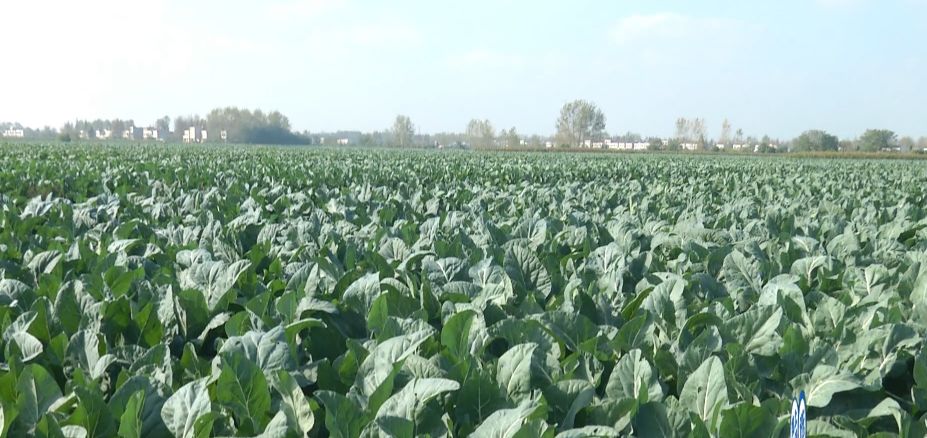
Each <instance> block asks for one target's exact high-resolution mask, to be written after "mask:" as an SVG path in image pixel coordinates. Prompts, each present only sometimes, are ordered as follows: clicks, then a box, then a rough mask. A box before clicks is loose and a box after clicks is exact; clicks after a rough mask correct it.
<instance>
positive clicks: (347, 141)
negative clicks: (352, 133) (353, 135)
mask: <svg viewBox="0 0 927 438" xmlns="http://www.w3.org/2000/svg"><path fill="white" fill-rule="evenodd" d="M349 142H350V141H349V140H348V139H346V138H339V139H338V144H339V145H341V146H344V145H346V144H348V143H349Z"/></svg>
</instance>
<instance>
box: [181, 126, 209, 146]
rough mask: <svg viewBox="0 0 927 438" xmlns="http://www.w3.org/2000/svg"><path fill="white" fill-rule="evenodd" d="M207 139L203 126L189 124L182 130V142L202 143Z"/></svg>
mask: <svg viewBox="0 0 927 438" xmlns="http://www.w3.org/2000/svg"><path fill="white" fill-rule="evenodd" d="M207 139H208V136H207V134H206V130H205V129H203V128H197V127H196V126H191V127H189V128H187V129H184V130H183V142H184V143H204V142H206V140H207Z"/></svg>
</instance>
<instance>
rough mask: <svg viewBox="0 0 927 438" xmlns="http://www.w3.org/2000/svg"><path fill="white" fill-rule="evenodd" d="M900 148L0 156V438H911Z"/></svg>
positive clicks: (906, 234)
mask: <svg viewBox="0 0 927 438" xmlns="http://www.w3.org/2000/svg"><path fill="white" fill-rule="evenodd" d="M924 187H927V169H925V164H923V163H921V162H911V161H900V160H898V161H848V160H847V161H833V160H784V159H758V158H738V157H723V156H707V155H703V156H699V155H688V156H676V155H663V156H641V155H634V156H627V155H597V154H543V153H537V154H503V153H495V152H436V151H408V150H404V151H396V150H393V151H388V150H382V151H360V150H353V151H352V150H340V151H336V150H296V149H292V148H290V149H285V148H261V149H243V148H238V147H229V148H208V147H195V148H187V147H178V146H170V145H168V146H155V147H152V146H150V145H146V146H139V147H126V148H114V147H103V146H94V145H89V144H83V145H77V146H73V145H68V146H64V145H59V146H43V145H26V146H11V145H3V146H0V335H2V337H0V339H2V343H0V428H2V429H0V434H2V435H3V436H122V437H169V436H177V437H205V436H265V437H272V436H273V437H298V436H311V437H323V436H331V437H348V438H357V437H361V436H364V437H369V436H402V437H405V436H432V437H437V436H476V437H479V436H492V437H529V436H532V437H533V436H539V437H563V438H568V437H587V436H589V437H597V436H601V437H613V436H713V437H728V436H751V437H761V436H762V437H767V436H781V432H783V428H784V427H785V425H786V423H787V418H788V412H789V402H790V400H791V398H792V397H793V396H794V395H795V394H797V392H798V391H800V390H804V391H805V392H806V394H807V396H808V405H809V407H810V408H809V423H808V427H809V430H810V431H813V432H814V433H818V434H822V435H830V436H869V435H872V436H896V435H898V436H921V435H922V434H923V433H924V432H925V426H927V424H925V422H924V418H925V414H927V349H925V348H924V342H923V340H924V339H925V336H927V310H925V306H924V303H925V302H927V255H925V254H927V208H925V206H927V191H925V190H924Z"/></svg>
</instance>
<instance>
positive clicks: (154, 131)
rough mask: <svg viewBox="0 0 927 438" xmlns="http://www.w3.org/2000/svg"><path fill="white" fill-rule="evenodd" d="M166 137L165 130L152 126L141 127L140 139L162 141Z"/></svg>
mask: <svg viewBox="0 0 927 438" xmlns="http://www.w3.org/2000/svg"><path fill="white" fill-rule="evenodd" d="M165 139H167V131H165V130H163V129H158V128H155V127H153V126H149V127H147V128H143V129H142V140H157V141H164V140H165Z"/></svg>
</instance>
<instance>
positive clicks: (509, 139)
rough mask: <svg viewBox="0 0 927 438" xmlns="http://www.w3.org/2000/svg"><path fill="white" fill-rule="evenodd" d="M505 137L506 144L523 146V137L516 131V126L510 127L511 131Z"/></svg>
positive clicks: (515, 146)
mask: <svg viewBox="0 0 927 438" xmlns="http://www.w3.org/2000/svg"><path fill="white" fill-rule="evenodd" d="M503 138H504V139H505V145H506V146H508V147H510V148H517V147H519V146H521V137H519V136H518V132H516V131H515V127H514V126H513V127H512V129H509V132H507V133H506V134H505V136H504V137H503Z"/></svg>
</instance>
